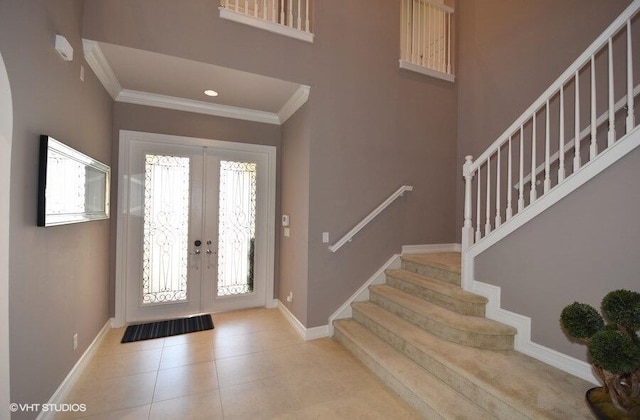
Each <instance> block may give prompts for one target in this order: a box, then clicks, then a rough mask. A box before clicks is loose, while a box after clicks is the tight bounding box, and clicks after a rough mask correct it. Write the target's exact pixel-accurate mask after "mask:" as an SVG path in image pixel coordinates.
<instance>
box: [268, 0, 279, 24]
mask: <svg viewBox="0 0 640 420" xmlns="http://www.w3.org/2000/svg"><path fill="white" fill-rule="evenodd" d="M269 1H270V2H271V21H272V22H274V23H275V22H277V21H278V9H277V8H276V5H277V1H278V0H269Z"/></svg>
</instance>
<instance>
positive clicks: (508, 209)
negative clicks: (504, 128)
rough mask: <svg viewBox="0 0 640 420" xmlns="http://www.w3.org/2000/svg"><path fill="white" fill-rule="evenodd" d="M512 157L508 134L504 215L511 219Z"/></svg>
mask: <svg viewBox="0 0 640 420" xmlns="http://www.w3.org/2000/svg"><path fill="white" fill-rule="evenodd" d="M511 161H512V159H511V136H509V163H508V165H507V166H508V167H509V170H508V172H509V176H508V177H507V211H506V217H507V220H509V219H511V217H512V216H513V209H512V208H511V200H512V194H511V190H512V189H513V187H512V186H511V180H512V177H511V175H512V174H511V172H512V163H511Z"/></svg>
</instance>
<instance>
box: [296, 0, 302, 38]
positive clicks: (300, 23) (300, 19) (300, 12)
mask: <svg viewBox="0 0 640 420" xmlns="http://www.w3.org/2000/svg"><path fill="white" fill-rule="evenodd" d="M301 3H302V0H298V22H297V24H298V28H297V29H298V30H299V31H300V30H302V9H301V8H300V6H301Z"/></svg>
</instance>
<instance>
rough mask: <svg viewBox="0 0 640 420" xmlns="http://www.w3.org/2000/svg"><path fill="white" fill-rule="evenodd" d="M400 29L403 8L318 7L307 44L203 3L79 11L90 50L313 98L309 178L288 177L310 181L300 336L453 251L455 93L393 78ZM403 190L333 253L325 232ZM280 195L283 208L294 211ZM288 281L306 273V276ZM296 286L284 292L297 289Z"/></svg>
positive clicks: (360, 2)
mask: <svg viewBox="0 0 640 420" xmlns="http://www.w3.org/2000/svg"><path fill="white" fill-rule="evenodd" d="M399 21H400V1H399V0H394V1H383V0H350V1H348V2H345V1H342V0H321V1H317V2H316V4H315V8H314V33H315V34H316V39H315V42H314V43H313V44H308V43H305V42H301V41H297V40H294V39H290V38H287V37H283V36H278V35H274V34H270V33H268V32H264V31H261V30H258V29H254V28H250V27H247V26H244V25H240V24H237V23H233V22H229V21H225V20H221V19H220V18H219V17H218V11H217V4H216V2H211V1H208V0H188V1H182V2H179V3H177V2H174V1H169V0H162V1H157V0H154V1H151V0H137V1H130V0H105V1H100V2H87V5H86V13H85V20H84V24H85V26H84V35H85V37H86V38H89V39H94V40H97V41H104V42H108V43H113V44H120V45H124V46H128V47H135V48H140V49H146V50H150V51H155V52H160V53H165V54H169V55H175V56H179V57H184V58H189V59H194V60H198V61H202V62H207V63H213V64H217V65H223V66H227V67H231V68H235V69H239V70H243V71H249V72H253V73H258V74H263V75H266V76H271V77H276V78H280V79H285V80H291V81H294V82H299V83H304V84H308V85H310V86H311V97H310V100H309V105H308V106H309V109H308V111H307V112H308V113H309V115H308V116H307V117H305V118H306V119H308V121H307V123H305V124H307V125H308V127H309V128H307V129H309V130H310V133H309V145H308V146H306V145H301V146H299V147H302V148H305V147H308V148H309V152H308V153H309V156H310V157H309V162H308V167H307V168H304V167H298V168H291V167H288V169H287V170H286V171H289V170H292V171H296V173H299V174H304V173H308V186H307V190H308V196H309V204H308V206H309V215H308V218H309V225H308V257H307V258H308V260H309V261H308V264H309V267H308V273H309V274H308V281H307V283H308V284H307V286H306V287H308V290H307V296H306V303H307V304H306V305H304V303H305V298H304V296H299V297H298V298H295V297H294V301H295V303H296V304H295V305H293V307H292V311H293V313H294V315H296V317H298V318H299V319H301V320H305V319H306V322H305V325H306V326H307V327H314V326H317V325H322V324H326V322H327V318H328V316H329V315H330V314H331V313H332V312H333V311H334V310H335V309H337V308H338V306H339V305H341V304H342V303H343V302H344V300H345V299H346V298H347V297H349V296H350V295H351V294H352V293H353V292H354V291H355V290H356V289H357V288H358V287H359V286H360V285H361V284H362V283H363V282H364V281H365V280H366V279H367V278H368V277H369V276H370V275H371V274H373V273H374V272H375V271H376V270H377V269H378V268H379V267H380V266H381V265H382V264H383V263H384V262H385V261H386V260H387V259H388V258H389V257H390V256H391V255H392V254H393V253H397V252H399V251H400V247H401V245H403V244H416V243H442V242H452V241H454V239H455V231H454V229H453V227H454V226H455V220H454V213H455V188H456V187H455V183H456V180H455V178H453V177H451V176H443V174H453V173H454V170H455V156H456V155H455V147H456V143H455V139H456V108H457V103H456V87H455V85H453V84H449V83H446V82H442V81H439V80H434V79H431V78H428V77H426V76H421V75H417V74H413V73H409V72H406V71H404V70H400V69H399V68H398V53H399V44H400V40H399V29H398V27H399ZM187 28H188V29H187ZM167 124H172V121H171V120H168V122H167ZM287 143H288V144H287V146H294V145H292V144H290V142H289V141H287ZM296 147H298V145H296ZM289 153H294V156H295V155H296V154H297V153H300V150H299V149H298V150H296V149H295V148H294V149H293V150H292V149H291V148H289ZM304 153H305V154H306V153H307V152H306V151H305V152H304ZM300 164H301V165H304V164H306V163H305V162H301V163H300ZM304 176H307V175H304ZM296 182H297V183H299V182H300V181H299V180H298V181H296ZM405 183H409V184H412V185H414V186H415V190H414V191H413V192H412V193H410V194H408V195H407V196H406V197H405V198H403V199H402V200H399V201H397V202H396V203H395V204H394V205H393V206H392V207H391V208H390V209H389V210H388V211H387V212H385V213H384V214H383V215H382V216H380V217H379V218H378V219H377V220H376V221H375V222H374V223H373V224H371V225H370V226H369V227H367V228H366V229H365V230H364V231H363V232H362V233H361V234H360V235H359V236H358V237H357V238H355V240H354V241H353V242H352V243H350V244H349V245H347V246H346V247H345V248H344V249H343V250H341V251H339V253H337V254H330V253H329V252H328V250H327V244H323V243H322V242H321V238H322V232H329V233H330V236H331V240H332V242H333V241H335V240H337V239H338V238H339V237H340V236H341V235H343V234H344V233H346V232H347V231H348V230H349V229H351V227H353V226H354V225H355V224H356V223H357V222H359V221H360V220H361V219H362V218H363V217H364V216H365V215H366V214H367V213H369V212H370V211H371V210H372V209H373V208H375V207H376V206H377V205H378V204H379V203H380V202H382V201H383V200H384V199H385V198H386V197H387V196H388V195H390V194H391V193H392V192H393V191H394V190H395V189H397V188H398V187H399V186H400V185H402V184H405ZM283 191H287V192H286V193H285V194H283V197H282V201H283V203H284V202H287V203H292V202H293V201H295V200H297V199H298V198H292V197H289V196H288V194H289V192H288V191H289V189H288V188H287V189H283ZM288 205H289V204H288ZM296 211H301V209H300V208H298V210H296ZM294 223H295V221H294ZM292 234H300V231H299V230H296V231H295V232H294V231H292ZM298 239H300V238H298ZM283 258H285V259H287V258H290V256H289V255H285V256H283ZM281 261H284V260H281ZM288 262H289V261H288ZM294 270H295V272H296V273H299V272H304V268H303V264H301V265H298V266H297V267H295V268H294ZM287 276H289V277H287ZM297 276H298V274H293V272H291V273H290V274H285V275H284V277H282V278H281V279H280V280H281V281H284V282H285V283H286V284H291V285H292V286H291V287H293V283H291V282H292V281H293V279H294V278H297ZM301 281H302V283H304V280H301ZM287 282H288V283H287ZM297 288H298V289H299V290H301V292H302V293H304V288H303V286H302V284H298V286H297ZM288 292H289V290H286V289H285V288H283V289H281V290H280V296H281V297H282V296H286V294H288ZM294 295H295V296H298V295H297V294H296V293H295V292H294ZM300 298H302V299H300ZM298 305H300V306H298Z"/></svg>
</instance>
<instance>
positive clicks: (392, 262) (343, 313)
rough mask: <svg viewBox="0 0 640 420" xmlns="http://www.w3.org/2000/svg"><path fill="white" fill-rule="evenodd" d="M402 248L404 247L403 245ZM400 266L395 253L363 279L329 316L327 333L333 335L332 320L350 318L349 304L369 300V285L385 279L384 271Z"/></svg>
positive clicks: (398, 257) (382, 281) (398, 256)
mask: <svg viewBox="0 0 640 420" xmlns="http://www.w3.org/2000/svg"><path fill="white" fill-rule="evenodd" d="M403 249H404V247H403ZM394 268H400V254H395V255H394V256H392V257H391V258H389V260H387V262H386V263H384V264H383V265H382V267H380V268H379V269H378V271H376V272H375V273H374V274H373V275H372V276H371V277H369V279H368V280H367V281H365V282H364V283H363V284H362V286H360V288H359V289H358V290H356V291H355V293H354V294H352V295H351V297H349V298H348V299H347V300H346V301H345V302H344V303H343V304H342V305H341V306H340V307H339V308H338V309H337V310H336V311H335V312H334V313H333V314H331V316H330V317H329V323H328V325H327V326H328V329H329V331H328V334H329V336H331V337H333V321H335V320H337V319H344V318H351V315H352V313H351V304H352V303H353V302H362V301H365V300H369V286H371V285H373V284H382V283H384V282H385V281H386V275H385V273H384V272H385V271H386V270H388V269H394Z"/></svg>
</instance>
